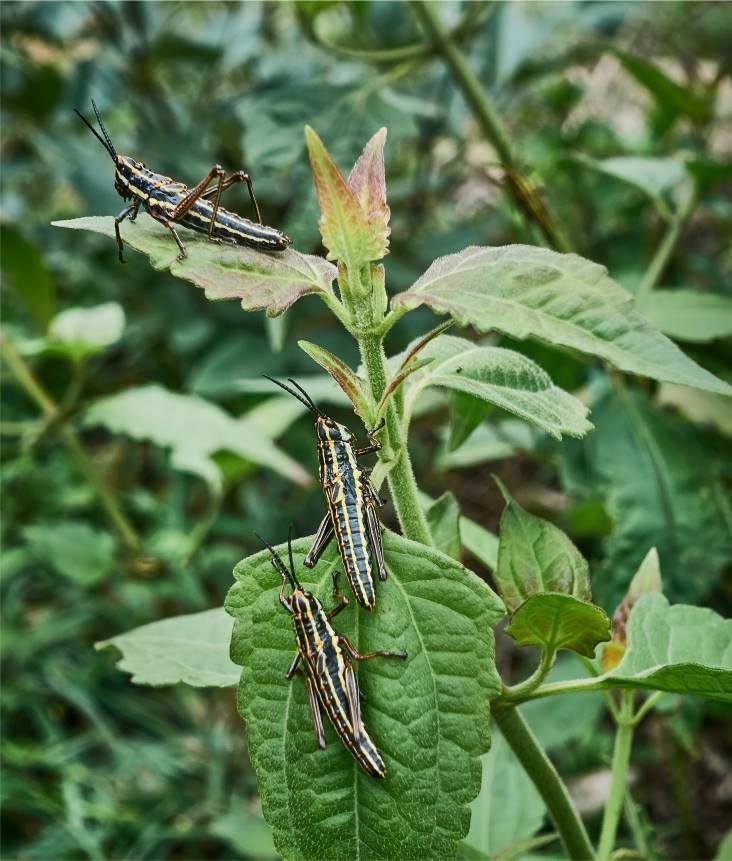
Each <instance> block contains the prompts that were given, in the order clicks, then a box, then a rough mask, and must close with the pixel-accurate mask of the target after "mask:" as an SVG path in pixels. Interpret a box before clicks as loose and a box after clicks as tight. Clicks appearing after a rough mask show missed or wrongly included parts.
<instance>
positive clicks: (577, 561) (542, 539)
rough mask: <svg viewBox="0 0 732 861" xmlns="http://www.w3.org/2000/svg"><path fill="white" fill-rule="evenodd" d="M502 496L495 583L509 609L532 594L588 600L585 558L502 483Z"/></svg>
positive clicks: (559, 531)
mask: <svg viewBox="0 0 732 861" xmlns="http://www.w3.org/2000/svg"><path fill="white" fill-rule="evenodd" d="M498 486H499V487H500V489H501V492H502V493H503V496H504V498H505V499H506V507H505V509H504V510H503V514H502V515H501V533H500V539H499V544H498V564H497V567H496V571H495V580H496V585H497V586H498V591H499V592H500V593H501V597H502V598H503V600H504V601H505V602H506V607H507V608H508V611H509V612H514V611H515V610H516V609H517V608H518V607H519V605H521V604H523V602H524V601H525V600H526V599H527V598H530V597H531V596H533V595H538V594H541V593H544V592H561V593H563V594H566V595H571V596H573V597H574V598H577V599H579V600H580V601H589V600H590V598H591V595H592V593H591V591H590V573H589V566H588V564H587V561H586V560H585V558H584V557H583V556H582V554H581V553H580V552H579V550H578V549H577V548H576V547H575V546H574V544H573V543H572V541H571V540H570V538H569V536H568V535H566V534H565V533H564V532H562V530H561V529H559V528H558V527H557V526H554V524H553V523H550V522H549V521H548V520H544V519H543V518H542V517H537V516H536V515H535V514H529V512H528V511H525V510H524V509H523V508H522V507H521V506H520V505H519V504H518V503H517V502H516V500H515V499H513V497H512V496H511V495H510V494H509V493H508V491H507V490H506V489H505V487H503V485H502V484H501V483H500V482H498Z"/></svg>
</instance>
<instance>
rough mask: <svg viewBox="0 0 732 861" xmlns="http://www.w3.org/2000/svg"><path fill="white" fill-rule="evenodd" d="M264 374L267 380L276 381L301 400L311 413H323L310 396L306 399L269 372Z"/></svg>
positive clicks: (318, 414) (289, 393) (288, 392)
mask: <svg viewBox="0 0 732 861" xmlns="http://www.w3.org/2000/svg"><path fill="white" fill-rule="evenodd" d="M262 376H263V377H264V378H265V380H269V381H270V382H271V383H274V384H275V385H276V386H279V387H280V388H281V389H284V390H285V391H286V392H287V394H288V395H292V397H293V398H295V399H296V400H298V401H300V403H301V404H302V405H303V406H304V407H307V408H308V409H309V410H310V412H311V413H314V414H315V415H316V416H320V415H322V413H321V412H320V410H319V409H318V408H317V407H316V406H315V404H314V403H313V402H312V401H311V400H310V398H307V400H306V399H305V398H304V397H303V396H302V395H300V394H298V392H296V391H294V390H293V389H291V388H290V387H289V386H286V385H285V384H284V383H281V382H280V381H279V380H275V378H274V377H270V376H268V375H267V374H262ZM290 382H293V381H292V380H290ZM295 385H297V383H295ZM298 388H300V387H299V386H298Z"/></svg>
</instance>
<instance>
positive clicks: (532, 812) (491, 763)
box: [465, 729, 546, 857]
mask: <svg viewBox="0 0 732 861" xmlns="http://www.w3.org/2000/svg"><path fill="white" fill-rule="evenodd" d="M482 760H483V779H482V783H481V787H480V794H479V795H478V797H477V798H476V799H475V801H473V803H472V805H471V811H472V816H471V820H470V831H469V832H468V836H467V837H466V838H465V842H466V843H467V844H468V845H469V846H471V847H472V848H473V849H476V850H477V851H478V852H481V853H482V854H483V855H485V856H491V857H502V853H501V850H503V849H506V848H507V847H509V846H511V845H512V844H514V843H518V842H520V841H522V840H526V839H527V838H529V837H532V836H533V835H534V834H536V832H537V831H538V830H539V829H540V828H541V826H542V823H543V822H544V817H545V815H546V807H545V806H544V802H543V801H542V800H541V796H540V795H539V792H538V790H537V789H536V787H535V786H534V784H533V783H532V782H531V778H530V777H529V776H528V774H527V773H526V771H525V770H524V768H523V766H522V765H521V764H520V763H519V761H518V759H517V758H516V754H515V753H514V752H513V751H512V750H511V748H510V747H509V746H508V744H507V743H506V741H505V740H504V738H503V736H502V735H501V733H500V732H499V731H498V730H497V729H494V731H493V739H492V742H491V749H490V751H489V752H488V753H486V754H484V755H483V757H482Z"/></svg>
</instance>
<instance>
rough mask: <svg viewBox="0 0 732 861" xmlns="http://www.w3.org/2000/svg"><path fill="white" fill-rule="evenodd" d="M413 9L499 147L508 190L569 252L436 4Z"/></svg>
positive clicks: (419, 0)
mask: <svg viewBox="0 0 732 861" xmlns="http://www.w3.org/2000/svg"><path fill="white" fill-rule="evenodd" d="M411 7H412V9H413V11H414V14H415V15H416V17H417V18H418V19H419V21H420V23H421V24H422V26H423V27H424V29H425V31H426V32H427V34H428V36H429V37H430V38H431V39H432V40H433V42H434V44H435V47H436V49H437V52H438V53H439V54H440V55H441V56H442V58H443V59H444V61H445V63H446V64H447V66H448V67H449V69H450V72H451V73H452V76H453V78H454V80H455V83H456V84H457V86H458V88H459V89H460V91H461V92H462V94H463V98H464V99H465V101H466V102H467V104H468V107H469V108H470V109H471V111H472V112H473V115H474V117H475V119H476V120H477V122H478V123H479V125H480V126H481V128H482V129H483V132H484V133H485V135H486V137H487V138H488V140H489V141H490V142H491V143H492V144H493V146H494V147H495V150H496V152H497V153H498V157H499V159H500V161H501V164H502V166H503V168H504V169H505V171H506V188H507V190H508V192H509V194H510V195H511V196H512V197H513V199H514V201H515V202H516V205H517V206H518V208H519V209H520V210H521V212H523V213H524V215H526V216H528V217H529V218H530V219H532V220H533V221H534V222H535V223H536V224H537V225H538V226H539V228H540V230H541V232H542V233H543V235H544V236H545V237H546V239H547V240H548V241H549V243H550V244H551V245H552V247H554V248H556V249H557V250H559V251H569V250H570V247H569V243H568V242H567V240H566V239H565V238H564V236H563V235H562V234H561V232H560V231H559V228H558V227H557V225H556V224H555V222H554V219H553V218H552V217H551V215H550V213H549V211H548V209H547V207H546V204H545V203H544V202H543V201H542V200H541V198H540V196H539V193H538V190H537V189H536V187H535V186H534V184H533V183H532V182H530V181H529V180H528V179H527V178H526V177H524V176H522V170H521V167H522V166H521V163H520V160H519V157H518V155H517V154H516V152H515V151H514V149H513V146H512V144H511V140H510V138H509V136H508V132H507V131H506V129H505V128H504V126H503V123H502V122H501V118H500V117H499V116H498V113H497V112H496V110H495V109H494V107H493V105H492V104H491V102H490V101H489V99H488V97H487V96H486V94H485V90H484V88H483V86H482V85H481V83H480V81H479V80H478V78H477V76H476V74H475V72H474V71H473V69H472V68H471V66H470V64H469V63H468V60H467V58H466V57H465V55H464V54H463V52H462V51H461V50H460V48H459V47H458V46H457V44H456V43H455V41H454V39H453V38H452V36H451V34H449V33H446V32H445V31H444V30H443V28H442V24H441V22H440V19H439V16H438V14H437V12H436V10H435V6H434V5H433V4H432V3H429V2H424V0H411Z"/></svg>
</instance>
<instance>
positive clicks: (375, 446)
mask: <svg viewBox="0 0 732 861" xmlns="http://www.w3.org/2000/svg"><path fill="white" fill-rule="evenodd" d="M385 424H386V419H384V418H382V419H381V421H380V422H379V423H378V424H377V425H376V427H375V428H372V429H371V430H370V431H366V436H367V437H368V438H369V441H370V442H371V445H368V446H366V448H357V449H356V451H355V455H356V457H362V456H363V455H365V454H374V452H377V451H381V449H382V445H381V443H380V442H379V440H377V439H374V436H375V435H376V434H377V433H378V432H379V431H380V430H382V429H383V427H384V425H385Z"/></svg>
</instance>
